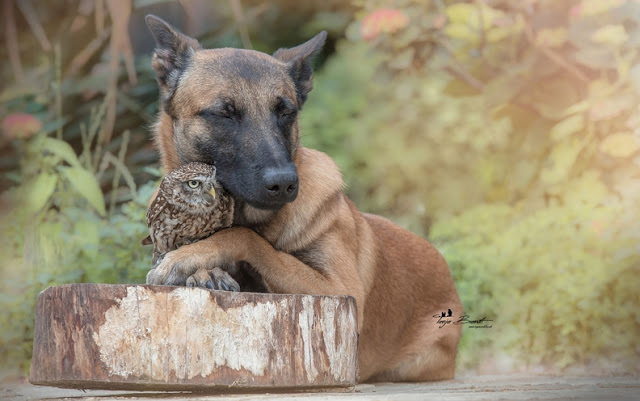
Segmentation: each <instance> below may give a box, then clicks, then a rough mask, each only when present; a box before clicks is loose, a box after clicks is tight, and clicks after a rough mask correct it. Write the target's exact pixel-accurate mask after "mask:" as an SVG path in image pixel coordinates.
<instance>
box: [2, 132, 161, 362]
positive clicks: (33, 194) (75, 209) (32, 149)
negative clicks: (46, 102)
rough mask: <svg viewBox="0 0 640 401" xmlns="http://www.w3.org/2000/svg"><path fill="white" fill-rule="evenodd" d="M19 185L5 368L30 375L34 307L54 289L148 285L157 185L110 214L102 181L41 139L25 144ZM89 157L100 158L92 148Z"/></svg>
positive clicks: (6, 305)
mask: <svg viewBox="0 0 640 401" xmlns="http://www.w3.org/2000/svg"><path fill="white" fill-rule="evenodd" d="M19 145H21V146H20V148H19V149H18V150H19V152H22V153H23V154H22V157H21V164H22V168H21V174H20V176H19V178H18V180H19V182H20V184H19V185H17V186H15V187H13V188H11V189H10V190H8V191H5V192H4V193H2V198H1V201H2V204H3V205H5V206H6V207H7V208H8V210H5V211H3V214H2V215H0V228H1V229H2V233H3V238H5V239H7V241H3V242H2V243H1V244H0V256H1V257H2V258H3V261H4V262H5V263H3V265H2V271H1V272H0V273H1V274H2V277H3V280H2V282H0V293H1V294H2V296H0V308H1V309H2V311H3V312H2V314H1V315H0V325H1V326H2V328H3V330H2V332H1V333H0V363H1V364H2V366H3V367H5V368H8V367H14V368H15V367H18V368H21V369H24V367H25V366H26V364H27V361H28V359H29V356H30V354H31V348H32V337H33V323H34V315H33V314H34V311H35V303H36V299H37V295H38V293H39V292H40V291H41V290H43V289H44V288H46V287H48V286H51V285H58V284H64V283H72V282H101V283H142V282H144V279H145V275H146V272H147V271H148V269H149V263H150V251H149V250H148V249H144V248H143V247H142V246H141V245H140V241H141V239H142V238H144V237H145V236H146V235H147V233H148V232H147V227H146V224H145V213H146V209H147V203H148V200H149V199H150V197H151V194H152V193H153V191H154V190H155V185H154V183H153V182H150V183H148V184H145V185H143V186H142V187H141V188H140V189H138V190H136V191H135V192H134V193H133V198H132V199H131V200H129V201H127V202H125V203H123V204H122V205H120V206H119V207H115V206H112V207H111V208H110V212H109V214H107V211H106V208H105V203H104V197H103V194H102V190H101V188H100V186H99V185H98V179H97V177H96V176H95V174H94V173H93V171H91V169H89V168H87V167H85V166H84V165H83V164H82V163H81V160H85V161H88V160H90V157H89V155H87V154H86V153H83V154H81V156H80V157H78V156H76V154H75V152H74V151H73V149H72V148H71V147H70V146H69V145H68V144H67V143H66V142H64V141H62V140H59V139H54V138H51V137H47V136H44V135H43V134H42V133H40V134H36V135H35V136H34V137H32V138H31V139H30V140H28V141H25V142H22V143H20V144H19ZM87 149H88V150H87V151H89V152H93V153H95V150H94V149H92V148H91V147H88V148H87Z"/></svg>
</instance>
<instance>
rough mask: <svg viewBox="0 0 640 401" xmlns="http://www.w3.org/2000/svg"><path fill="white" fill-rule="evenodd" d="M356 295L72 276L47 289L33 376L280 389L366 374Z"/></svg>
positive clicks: (112, 383) (94, 382) (350, 381)
mask: <svg viewBox="0 0 640 401" xmlns="http://www.w3.org/2000/svg"><path fill="white" fill-rule="evenodd" d="M356 316H357V315H356V305H355V300H354V299H353V298H352V297H347V296H340V297H334V296H312V295H280V294H257V293H231V292H222V291H209V290H204V289H200V288H187V287H170V286H148V285H108V284H69V285H62V286H56V287H50V288H47V289H46V290H44V291H43V292H41V293H40V295H39V297H38V305H37V310H36V325H35V336H34V344H33V360H32V364H31V375H30V378H29V381H30V382H31V383H33V384H38V385H46V386H55V387H64V388H83V389H108V390H116V389H123V390H178V391H202V390H206V391H209V390H211V391H221V392H222V391H239V392H242V391H250V390H260V391H278V390H287V391H290V390H305V389H307V390H309V389H317V388H328V387H330V388H333V389H338V388H343V389H347V390H348V389H350V388H353V386H354V385H355V384H356V382H357V342H358V338H357V322H356V319H357V318H356Z"/></svg>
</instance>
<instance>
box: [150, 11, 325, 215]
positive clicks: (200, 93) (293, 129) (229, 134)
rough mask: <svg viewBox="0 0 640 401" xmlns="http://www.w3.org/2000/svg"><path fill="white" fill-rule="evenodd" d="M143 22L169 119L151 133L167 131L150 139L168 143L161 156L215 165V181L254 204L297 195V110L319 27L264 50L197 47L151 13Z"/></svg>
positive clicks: (272, 205)
mask: <svg viewBox="0 0 640 401" xmlns="http://www.w3.org/2000/svg"><path fill="white" fill-rule="evenodd" d="M146 21H147V25H148V27H149V29H150V30H151V32H152V33H153V36H154V37H155V39H156V44H157V48H156V50H155V52H154V54H153V59H152V66H153V69H154V70H155V72H156V75H157V79H158V85H159V86H160V100H161V108H162V112H163V113H165V114H166V115H167V116H168V117H170V121H171V122H170V124H172V127H171V128H172V129H164V130H160V131H159V132H158V133H157V135H172V138H170V140H168V139H169V138H162V140H159V141H157V142H158V143H159V145H160V146H161V147H162V146H165V147H167V146H169V147H173V148H174V149H160V151H161V154H163V155H165V154H167V153H169V154H172V156H173V159H175V160H177V162H178V163H179V164H184V163H188V162H194V161H199V162H205V163H209V164H215V165H216V166H217V171H218V177H217V178H218V180H219V181H220V182H221V183H222V185H223V186H224V187H225V188H226V189H228V190H229V191H230V192H231V193H232V194H233V195H234V197H236V198H237V199H238V200H241V201H244V202H246V203H248V204H249V205H251V206H253V207H255V208H258V209H263V210H265V209H266V210H275V209H279V208H281V207H282V206H283V205H284V204H286V203H287V202H291V201H293V200H294V199H295V198H296V196H297V194H298V175H297V171H296V166H295V165H294V163H293V156H294V154H295V152H296V150H297V148H298V147H299V143H300V138H299V133H298V123H297V113H298V111H299V110H300V109H301V107H302V105H303V104H304V102H305V100H306V98H307V94H308V93H309V91H311V88H312V82H311V81H312V76H313V70H312V67H311V61H312V59H313V57H314V56H315V55H316V54H317V53H318V52H319V51H320V50H321V49H322V46H323V45H324V42H325V39H326V32H321V33H320V34H318V35H316V36H315V37H314V38H312V39H311V40H309V41H308V42H306V43H303V44H302V45H300V46H297V47H294V48H291V49H280V50H278V51H276V52H275V53H274V54H273V56H269V55H267V54H265V53H260V52H257V51H253V50H241V49H228V48H225V49H203V48H202V47H201V46H200V44H199V43H198V42H197V41H196V40H195V39H193V38H190V37H188V36H185V35H183V34H181V33H180V32H178V31H176V30H175V29H173V28H172V27H171V26H169V25H168V24H167V23H166V22H164V21H163V20H161V19H159V18H157V17H155V16H152V15H149V16H147V18H146ZM161 121H163V119H161ZM168 121H169V120H168V119H167V118H165V119H164V122H161V124H162V123H167V122H168ZM163 163H164V164H165V167H167V165H166V163H165V161H164V160H163ZM170 167H176V166H170Z"/></svg>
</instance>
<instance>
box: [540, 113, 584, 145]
mask: <svg viewBox="0 0 640 401" xmlns="http://www.w3.org/2000/svg"><path fill="white" fill-rule="evenodd" d="M583 128H584V117H583V116H582V114H575V115H573V116H571V117H567V118H565V119H564V120H562V121H560V122H559V123H558V124H556V125H554V126H553V128H551V131H550V132H549V136H550V137H551V139H552V140H553V141H556V142H557V141H561V140H563V139H564V138H566V137H568V136H569V135H571V134H574V133H576V132H578V131H580V130H582V129H583Z"/></svg>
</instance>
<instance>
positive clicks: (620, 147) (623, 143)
mask: <svg viewBox="0 0 640 401" xmlns="http://www.w3.org/2000/svg"><path fill="white" fill-rule="evenodd" d="M638 149H640V143H639V142H638V140H637V139H636V138H635V137H634V136H633V134H632V133H630V132H617V133H615V134H611V135H609V136H607V137H606V138H605V139H604V141H602V143H600V151H602V152H604V153H606V154H608V155H611V156H613V157H628V156H631V155H632V154H634V153H635V152H637V151H638Z"/></svg>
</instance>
